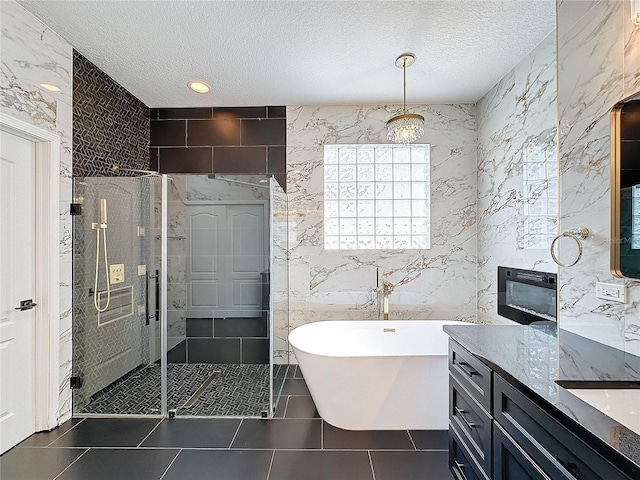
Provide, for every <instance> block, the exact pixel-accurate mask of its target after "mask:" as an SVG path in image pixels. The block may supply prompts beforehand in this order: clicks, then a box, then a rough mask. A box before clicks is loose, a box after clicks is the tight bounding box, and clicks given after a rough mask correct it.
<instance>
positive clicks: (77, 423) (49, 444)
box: [45, 418, 86, 447]
mask: <svg viewBox="0 0 640 480" xmlns="http://www.w3.org/2000/svg"><path fill="white" fill-rule="evenodd" d="M85 420H86V418H83V419H82V420H80V421H79V422H78V423H76V424H75V425H74V426H73V427H71V428H70V429H69V430H67V431H66V432H64V433H63V434H62V435H60V436H59V437H58V438H56V439H55V440H54V441H52V442H51V443H50V444H48V445H45V447H49V446H51V445H52V444H54V443H56V442H57V441H58V440H60V439H61V438H62V437H64V436H65V435H66V434H67V433H69V432H70V431H71V430H73V429H74V428H76V427H77V426H78V425H80V424H81V423H82V422H84V421H85ZM67 421H69V420H67ZM53 430H55V428H54V429H53ZM53 430H51V431H53Z"/></svg>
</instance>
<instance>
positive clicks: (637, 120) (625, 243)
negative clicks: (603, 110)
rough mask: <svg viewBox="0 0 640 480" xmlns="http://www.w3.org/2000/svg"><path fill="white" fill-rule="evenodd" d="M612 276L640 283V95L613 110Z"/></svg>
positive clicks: (625, 100) (635, 95) (627, 99)
mask: <svg viewBox="0 0 640 480" xmlns="http://www.w3.org/2000/svg"><path fill="white" fill-rule="evenodd" d="M610 250H611V273H612V274H613V275H614V276H616V277H621V278H634V279H640V92H638V93H636V94H634V95H632V96H630V97H628V98H626V99H624V100H622V101H620V102H618V103H617V104H616V105H614V107H613V108H612V109H611V249H610Z"/></svg>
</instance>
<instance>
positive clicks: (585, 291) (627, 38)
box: [558, 1, 640, 355]
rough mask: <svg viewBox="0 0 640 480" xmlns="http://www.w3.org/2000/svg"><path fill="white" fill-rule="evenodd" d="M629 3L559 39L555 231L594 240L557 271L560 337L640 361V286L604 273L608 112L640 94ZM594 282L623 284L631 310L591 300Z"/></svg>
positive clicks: (607, 5) (611, 6)
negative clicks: (581, 231) (574, 231)
mask: <svg viewBox="0 0 640 480" xmlns="http://www.w3.org/2000/svg"><path fill="white" fill-rule="evenodd" d="M627 3H628V2H616V1H600V2H593V3H592V4H591V5H590V6H589V8H587V9H586V10H585V11H584V12H582V13H583V15H582V16H581V17H580V21H579V22H574V23H572V24H571V25H570V26H568V28H566V29H565V30H564V31H563V32H562V34H561V35H559V37H558V52H559V58H558V66H559V69H558V113H559V118H558V123H559V168H560V186H561V198H560V201H561V218H560V225H561V230H567V229H571V228H576V227H580V226H585V227H587V228H589V230H590V232H591V234H590V236H589V238H588V239H587V240H585V242H584V256H583V258H582V260H580V262H579V263H578V264H577V265H575V266H574V267H571V268H561V269H560V273H559V282H560V319H559V321H560V325H561V326H562V328H563V329H565V330H568V331H571V332H574V333H577V334H579V335H583V336H585V337H588V338H591V339H593V340H596V341H599V342H602V343H604V344H607V345H610V346H612V347H615V348H618V349H620V350H625V351H628V352H630V353H633V354H635V355H640V313H639V312H638V305H639V304H640V284H639V283H638V282H634V281H630V280H622V279H616V278H614V277H612V275H611V273H610V271H609V251H610V242H611V241H612V239H611V238H610V233H609V229H610V225H609V222H610V220H609V218H610V215H609V211H610V174H609V171H610V170H609V169H610V141H609V129H610V122H609V111H610V109H611V108H612V107H613V105H614V104H615V103H616V102H618V101H619V100H621V99H622V98H624V97H625V96H627V95H628V94H630V93H632V91H638V90H640V85H639V84H638V83H639V82H638V75H639V74H638V65H639V63H638V58H640V42H638V41H635V42H634V41H633V39H635V38H637V35H638V34H639V32H638V28H637V27H635V28H633V25H632V24H631V22H629V12H628V6H627V5H626V4H627ZM559 14H560V15H562V10H560V11H559ZM572 20H573V19H572ZM559 21H560V18H559ZM564 22H565V24H567V25H568V24H569V23H571V22H569V21H568V20H566V19H565V20H564ZM596 282H610V283H626V284H627V285H628V287H629V289H628V293H629V297H630V298H629V302H628V303H627V304H626V305H625V304H620V303H612V302H607V301H605V300H600V299H598V298H596V296H595V294H594V292H595V283H596ZM561 341H562V338H561Z"/></svg>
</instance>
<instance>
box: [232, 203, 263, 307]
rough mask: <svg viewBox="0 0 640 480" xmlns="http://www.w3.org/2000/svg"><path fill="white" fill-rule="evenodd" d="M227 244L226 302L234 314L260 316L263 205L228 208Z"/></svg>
mask: <svg viewBox="0 0 640 480" xmlns="http://www.w3.org/2000/svg"><path fill="white" fill-rule="evenodd" d="M227 245H228V246H229V248H230V253H231V254H230V255H229V262H228V265H227V271H226V272H225V275H226V278H227V282H228V284H229V286H230V289H231V295H230V296H229V297H228V303H227V305H226V308H227V310H228V311H229V314H228V315H227V316H234V317H253V316H259V312H260V310H261V308H262V277H261V274H262V272H263V270H264V262H265V260H264V207H263V206H262V205H229V206H228V207H227Z"/></svg>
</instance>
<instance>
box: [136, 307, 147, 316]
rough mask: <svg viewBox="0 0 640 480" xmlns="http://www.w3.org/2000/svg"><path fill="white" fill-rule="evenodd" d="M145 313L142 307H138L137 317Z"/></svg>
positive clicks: (145, 310)
mask: <svg viewBox="0 0 640 480" xmlns="http://www.w3.org/2000/svg"><path fill="white" fill-rule="evenodd" d="M145 313H147V309H146V308H145V306H144V305H138V315H144V314H145Z"/></svg>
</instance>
